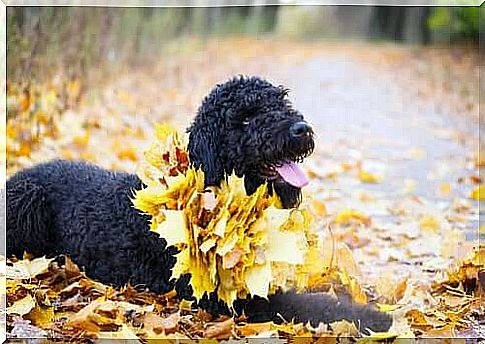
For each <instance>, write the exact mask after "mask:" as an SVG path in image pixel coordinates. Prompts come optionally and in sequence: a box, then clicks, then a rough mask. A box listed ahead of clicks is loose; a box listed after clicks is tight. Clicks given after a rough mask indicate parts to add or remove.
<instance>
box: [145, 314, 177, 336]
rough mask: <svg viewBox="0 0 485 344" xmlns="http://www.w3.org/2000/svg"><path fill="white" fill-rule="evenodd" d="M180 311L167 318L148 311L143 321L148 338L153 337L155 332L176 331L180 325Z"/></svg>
mask: <svg viewBox="0 0 485 344" xmlns="http://www.w3.org/2000/svg"><path fill="white" fill-rule="evenodd" d="M180 319H181V317H180V313H179V312H177V313H173V314H171V315H169V316H168V317H166V318H162V317H160V316H158V315H156V314H152V313H147V314H145V315H144V316H143V318H142V320H141V321H142V322H143V324H144V330H145V333H146V336H147V337H148V338H150V337H153V334H155V335H159V334H161V333H164V334H171V333H175V332H177V330H178V327H179V321H180Z"/></svg>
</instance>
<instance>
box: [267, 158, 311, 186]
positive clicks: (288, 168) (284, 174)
mask: <svg viewBox="0 0 485 344" xmlns="http://www.w3.org/2000/svg"><path fill="white" fill-rule="evenodd" d="M275 171H276V172H277V173H278V175H279V177H281V178H282V179H283V180H284V181H285V182H287V183H288V184H291V185H293V186H294V187H297V188H302V187H304V186H306V185H307V184H308V183H309V182H310V181H309V180H308V177H307V175H306V173H305V172H304V171H303V170H302V168H301V167H300V166H299V165H298V163H296V162H294V161H286V162H284V163H282V164H280V165H277V166H275Z"/></svg>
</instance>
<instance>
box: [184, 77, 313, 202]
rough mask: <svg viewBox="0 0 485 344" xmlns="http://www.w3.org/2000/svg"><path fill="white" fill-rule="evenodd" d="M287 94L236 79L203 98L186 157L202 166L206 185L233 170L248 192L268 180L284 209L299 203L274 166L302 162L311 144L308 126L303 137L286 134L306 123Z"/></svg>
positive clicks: (295, 191) (261, 83)
mask: <svg viewBox="0 0 485 344" xmlns="http://www.w3.org/2000/svg"><path fill="white" fill-rule="evenodd" d="M287 94H288V90H287V89H285V88H283V87H281V86H280V87H276V86H273V85H272V84H271V83H269V82H268V81H265V80H262V79H260V78H258V77H252V78H244V77H236V78H234V79H232V80H230V81H228V82H226V83H225V84H222V85H218V86H217V87H216V88H215V89H214V90H213V91H212V92H211V93H210V94H209V95H208V96H207V97H206V98H205V99H204V101H203V103H202V106H201V107H200V108H199V111H198V113H197V116H196V117H195V120H194V123H193V124H192V126H191V127H190V128H189V129H188V131H189V133H190V134H189V154H190V159H191V161H192V163H193V164H194V165H195V166H196V167H199V166H202V168H203V170H204V172H205V173H206V184H207V185H219V183H220V182H221V181H222V180H223V179H224V177H225V176H227V175H230V174H231V173H233V172H235V174H236V175H237V176H239V177H242V176H244V181H245V186H246V191H247V192H248V193H249V194H250V193H252V192H254V191H255V190H256V189H257V188H258V186H260V185H261V184H263V183H265V182H268V185H269V189H270V190H271V191H273V190H274V191H275V192H276V193H277V194H278V196H279V197H280V199H281V201H282V204H283V206H284V207H285V208H292V207H295V206H297V205H298V204H299V203H300V200H301V193H300V189H298V188H296V187H294V186H292V185H290V184H288V183H286V182H285V181H284V180H282V178H281V177H279V176H278V174H277V173H276V172H275V167H276V166H278V165H280V164H282V163H284V162H287V161H301V160H303V159H304V158H305V157H307V156H309V155H310V154H311V153H312V152H313V148H314V145H315V144H314V141H313V131H312V130H311V127H310V126H308V127H307V132H306V133H305V135H301V136H299V137H295V136H294V135H292V133H291V128H292V126H293V125H295V124H298V123H305V124H306V122H304V119H303V116H302V115H301V114H300V113H299V112H298V111H296V110H294V109H293V108H292V106H291V103H290V101H289V100H288V99H287Z"/></svg>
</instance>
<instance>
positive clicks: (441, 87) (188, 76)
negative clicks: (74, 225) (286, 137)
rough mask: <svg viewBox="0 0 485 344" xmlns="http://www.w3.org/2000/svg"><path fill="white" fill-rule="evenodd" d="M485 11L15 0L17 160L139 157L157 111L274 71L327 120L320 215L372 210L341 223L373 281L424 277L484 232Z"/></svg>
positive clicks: (10, 153)
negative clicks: (483, 106) (25, 2)
mask: <svg viewBox="0 0 485 344" xmlns="http://www.w3.org/2000/svg"><path fill="white" fill-rule="evenodd" d="M482 13H483V9H482V8H477V7H396V6H385V7H384V6H383V7H376V6H246V7H212V8H204V7H199V8H115V7H112V8H106V7H96V8H95V7H92V8H89V7H8V8H7V75H8V78H7V126H6V138H7V143H6V146H7V150H6V151H7V174H8V175H11V174H12V173H14V172H15V171H17V170H19V169H22V168H25V167H29V166H32V165H34V164H36V163H39V162H42V161H46V160H50V159H55V158H62V159H83V160H87V161H90V162H94V163H96V164H99V165H101V166H103V167H106V168H110V169H116V170H124V171H129V172H135V171H136V168H137V165H138V164H139V163H140V162H141V161H143V159H144V155H143V151H144V150H145V149H146V148H147V147H148V146H149V145H150V143H151V142H153V134H152V133H153V127H154V123H155V122H168V123H171V124H172V125H174V126H175V127H177V128H178V129H180V130H181V131H183V130H184V129H185V128H186V127H187V126H188V125H189V124H190V121H191V120H192V118H193V116H194V114H195V113H196V111H197V107H198V106H199V105H200V103H201V100H202V99H203V97H204V96H205V95H207V94H208V93H209V91H210V90H211V89H212V88H213V87H214V85H216V84H217V83H221V82H224V81H225V80H227V79H228V78H230V77H231V76H233V75H237V74H245V75H259V76H262V77H265V78H267V79H268V80H270V81H271V82H273V83H275V84H282V85H285V86H286V87H288V88H289V89H290V90H291V91H290V93H289V98H290V100H291V101H292V102H293V104H294V106H295V108H297V109H298V110H299V111H301V112H302V113H303V114H304V116H305V118H306V119H307V120H308V121H309V122H310V123H311V124H312V125H313V127H314V131H315V133H316V150H315V153H314V154H313V156H312V157H311V158H309V159H306V161H305V163H304V168H305V169H306V171H307V172H308V174H309V176H310V179H311V183H312V184H311V186H310V187H307V188H306V189H305V191H306V192H307V194H308V196H309V199H314V200H316V201H318V202H320V205H319V207H318V209H320V210H319V216H318V221H320V222H319V224H320V225H321V226H322V227H321V228H325V224H327V223H329V222H330V221H333V220H334V217H335V215H336V214H338V213H339V212H340V211H346V210H348V209H352V211H354V210H355V211H358V212H359V213H358V214H365V216H364V215H359V216H360V217H361V218H362V217H364V218H366V219H367V218H368V219H369V221H367V220H366V221H364V222H365V223H370V222H372V225H370V226H368V225H362V224H360V225H357V226H354V225H352V226H348V227H343V228H341V229H337V228H334V229H333V232H334V234H335V235H336V238H337V240H340V241H342V242H345V243H346V244H347V245H348V246H349V247H350V248H351V249H352V252H353V254H354V257H355V259H356V261H357V262H358V263H359V266H360V268H361V269H362V276H363V280H364V281H365V282H366V283H372V282H373V279H374V280H375V279H376V278H378V276H379V275H380V274H381V273H382V272H383V271H387V272H389V276H394V277H396V276H404V275H406V274H409V275H408V276H411V277H412V278H413V279H414V281H419V282H420V283H421V282H423V281H425V280H426V278H433V276H435V275H436V273H437V271H438V270H437V269H439V268H440V267H443V266H445V265H443V264H445V263H447V262H449V261H450V260H449V258H450V257H457V256H459V254H463V252H471V250H469V247H468V248H466V247H465V246H464V245H465V244H464V243H465V242H467V243H473V240H478V238H479V236H482V238H483V239H485V237H484V233H485V227H483V226H482V227H480V218H479V217H480V210H479V207H478V200H482V199H484V198H485V192H484V191H485V183H484V182H483V181H482V177H481V176H480V173H479V172H480V168H481V167H483V166H485V158H484V156H483V155H480V154H479V151H480V150H479V147H480V141H479V125H480V124H481V123H480V122H479V100H480V98H479V91H480V89H479V85H480V84H479V65H480V64H479V61H480V59H479V57H480V55H479V52H480V50H479V30H480V23H483V22H484V21H483V20H481V21H480V20H479V19H480V18H479V17H480V16H481V15H482ZM482 19H483V17H482ZM482 25H483V24H482ZM482 61H483V59H482ZM482 100H483V97H482ZM483 129H485V128H483ZM480 190H482V192H481V193H480ZM482 217H483V215H482ZM370 219H372V221H371V220H370ZM482 220H483V219H482ZM460 252H461V253H460ZM406 278H407V277H406ZM385 281H386V282H385V284H386V285H389V283H388V279H385ZM391 284H392V283H391ZM445 337H446V336H445Z"/></svg>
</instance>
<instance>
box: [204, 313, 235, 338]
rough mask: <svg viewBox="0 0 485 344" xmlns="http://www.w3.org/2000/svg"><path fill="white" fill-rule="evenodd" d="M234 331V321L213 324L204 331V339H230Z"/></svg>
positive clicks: (228, 320) (231, 319)
mask: <svg viewBox="0 0 485 344" xmlns="http://www.w3.org/2000/svg"><path fill="white" fill-rule="evenodd" d="M233 329H234V319H233V318H229V319H227V320H224V321H221V322H217V323H213V324H211V325H209V326H208V327H207V328H206V329H205V330H204V338H215V339H228V338H230V337H231V335H232V331H233Z"/></svg>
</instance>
